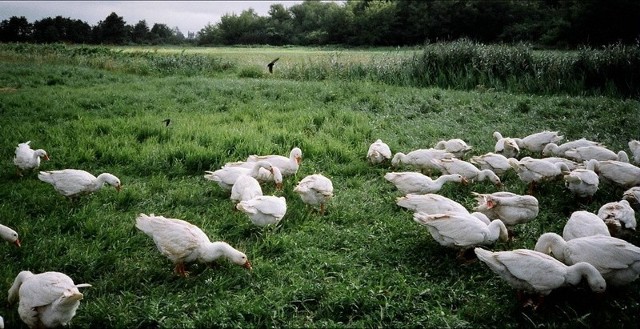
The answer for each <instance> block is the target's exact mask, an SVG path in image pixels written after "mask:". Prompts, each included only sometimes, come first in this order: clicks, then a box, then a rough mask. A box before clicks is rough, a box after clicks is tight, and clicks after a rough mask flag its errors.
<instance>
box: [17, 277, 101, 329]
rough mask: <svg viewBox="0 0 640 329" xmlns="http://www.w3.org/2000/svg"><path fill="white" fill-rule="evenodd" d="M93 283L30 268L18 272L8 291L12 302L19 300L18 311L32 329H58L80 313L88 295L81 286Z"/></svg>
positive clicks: (88, 285)
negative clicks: (30, 270) (35, 272)
mask: <svg viewBox="0 0 640 329" xmlns="http://www.w3.org/2000/svg"><path fill="white" fill-rule="evenodd" d="M84 287H91V285H90V284H87V283H82V284H75V283H73V280H72V279H71V278H70V277H68V276H67V275H66V274H64V273H60V272H44V273H40V274H33V273H31V272H29V271H22V272H20V273H18V276H16V278H15V280H14V281H13V285H12V286H11V288H10V289H9V292H8V295H9V296H8V298H7V300H8V302H9V304H13V303H15V302H17V301H19V303H18V314H20V318H21V319H22V321H23V322H24V323H25V324H26V325H27V326H29V328H54V327H58V326H64V325H67V324H68V323H69V322H70V321H71V319H72V318H73V317H74V316H75V315H76V310H77V309H78V307H79V306H80V300H81V299H82V298H83V297H84V296H83V294H82V293H81V292H80V291H79V290H78V288H84Z"/></svg>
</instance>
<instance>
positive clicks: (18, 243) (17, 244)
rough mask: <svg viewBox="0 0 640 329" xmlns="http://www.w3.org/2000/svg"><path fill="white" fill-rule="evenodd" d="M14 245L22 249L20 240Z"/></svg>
mask: <svg viewBox="0 0 640 329" xmlns="http://www.w3.org/2000/svg"><path fill="white" fill-rule="evenodd" d="M14 244H15V245H16V246H18V248H20V240H16V242H14Z"/></svg>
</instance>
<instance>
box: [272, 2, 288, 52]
mask: <svg viewBox="0 0 640 329" xmlns="http://www.w3.org/2000/svg"><path fill="white" fill-rule="evenodd" d="M266 28H267V29H266V31H265V32H266V37H267V40H266V41H267V43H268V44H271V45H284V44H288V43H292V42H291V40H292V34H293V21H292V18H291V13H290V12H289V11H288V10H287V9H286V8H285V7H284V6H283V5H282V4H279V3H277V4H272V5H271V7H270V8H269V17H268V18H267V22H266Z"/></svg>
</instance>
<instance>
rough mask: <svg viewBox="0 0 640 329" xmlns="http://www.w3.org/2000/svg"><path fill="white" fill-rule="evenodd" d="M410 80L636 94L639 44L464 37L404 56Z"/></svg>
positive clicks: (446, 84)
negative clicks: (549, 45)
mask: <svg viewBox="0 0 640 329" xmlns="http://www.w3.org/2000/svg"><path fill="white" fill-rule="evenodd" d="M405 64H406V65H405V66H402V70H409V72H408V73H405V74H409V75H410V76H411V79H410V80H411V81H412V85H414V86H438V87H443V88H455V89H472V88H483V89H484V88H494V89H496V90H504V91H514V92H529V93H537V94H571V95H606V96H614V97H619V96H622V97H635V96H638V95H640V87H639V86H640V84H639V83H640V47H639V46H638V45H633V46H625V45H621V44H618V45H611V46H607V47H604V48H603V49H592V48H583V49H581V50H580V51H578V52H577V53H572V52H550V51H545V52H536V51H534V50H533V49H532V48H531V46H528V45H523V44H520V45H515V46H507V45H484V44H480V43H475V42H472V41H468V40H459V41H455V42H450V43H437V44H429V45H426V46H425V48H424V50H423V52H422V53H421V54H417V55H415V56H414V57H413V58H411V59H410V60H408V61H407V62H406V63H405Z"/></svg>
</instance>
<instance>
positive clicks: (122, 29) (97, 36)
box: [93, 13, 130, 45]
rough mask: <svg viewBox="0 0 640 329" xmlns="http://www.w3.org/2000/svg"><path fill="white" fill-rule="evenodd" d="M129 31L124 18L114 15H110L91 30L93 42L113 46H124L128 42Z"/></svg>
mask: <svg viewBox="0 0 640 329" xmlns="http://www.w3.org/2000/svg"><path fill="white" fill-rule="evenodd" d="M129 29H130V27H129V26H127V25H126V23H125V21H124V18H122V17H121V16H118V15H117V14H116V13H111V14H109V16H107V18H105V20H104V21H100V22H98V25H96V26H95V27H94V28H93V35H94V41H95V42H96V43H106V44H114V45H122V44H125V43H127V42H129V40H130V38H129V35H130V33H129Z"/></svg>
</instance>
